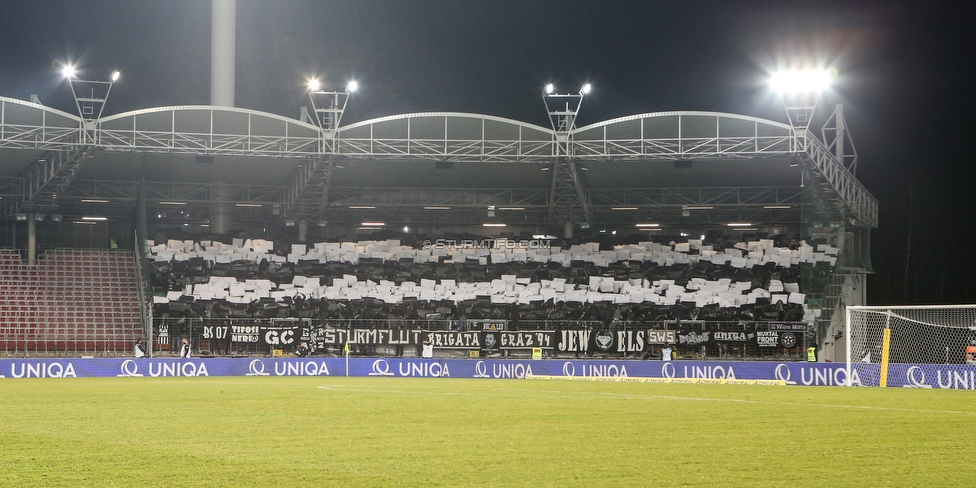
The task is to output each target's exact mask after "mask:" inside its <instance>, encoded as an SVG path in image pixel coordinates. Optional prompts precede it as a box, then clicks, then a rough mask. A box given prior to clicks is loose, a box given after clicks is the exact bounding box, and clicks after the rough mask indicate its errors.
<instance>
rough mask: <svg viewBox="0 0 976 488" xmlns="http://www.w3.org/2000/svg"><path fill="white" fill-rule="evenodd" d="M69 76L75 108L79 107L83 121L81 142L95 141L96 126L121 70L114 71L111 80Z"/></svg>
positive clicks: (89, 142)
mask: <svg viewBox="0 0 976 488" xmlns="http://www.w3.org/2000/svg"><path fill="white" fill-rule="evenodd" d="M67 78H68V86H69V87H70V88H71V95H72V96H73V97H74V99H75V108H77V109H78V116H79V117H81V119H82V123H83V129H84V130H82V140H81V141H79V142H80V143H81V144H91V143H94V142H95V126H96V125H97V124H98V121H99V120H100V119H101V118H102V112H103V111H104V110H105V103H106V102H107V101H108V96H109V94H111V93H112V87H113V86H115V82H116V81H118V79H119V72H118V71H115V72H113V73H112V76H111V81H98V80H80V79H75V77H74V76H68V77H67ZM76 85H77V87H76Z"/></svg>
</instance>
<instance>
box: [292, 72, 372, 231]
mask: <svg viewBox="0 0 976 488" xmlns="http://www.w3.org/2000/svg"><path fill="white" fill-rule="evenodd" d="M357 88H359V84H358V83H357V82H355V81H350V82H349V83H347V84H346V88H345V90H343V91H338V90H322V84H321V83H320V82H319V80H316V79H311V80H309V81H308V98H309V100H310V101H311V102H312V111H313V112H314V114H315V125H317V126H318V127H319V129H320V131H321V134H322V139H321V141H322V146H321V150H322V155H321V156H320V157H319V158H317V159H315V160H313V161H309V163H308V164H304V165H300V166H299V168H298V169H297V170H296V171H295V172H294V173H293V174H292V183H291V185H289V187H288V191H287V192H286V193H285V212H284V213H283V217H287V220H285V222H289V221H293V220H295V221H297V223H298V239H299V240H304V239H305V237H306V232H307V230H308V222H309V221H310V220H312V221H315V220H318V221H320V222H324V220H323V219H322V216H323V214H324V213H325V210H326V207H327V206H328V202H329V185H330V184H331V181H332V170H333V168H334V167H335V161H334V157H335V149H336V147H335V135H336V131H338V130H339V123H340V122H341V121H342V114H343V112H345V111H346V104H347V103H348V102H349V96H350V95H351V94H352V93H354V92H355V91H356V89H357ZM308 118H309V117H308V112H307V111H305V107H302V120H303V121H307V120H308Z"/></svg>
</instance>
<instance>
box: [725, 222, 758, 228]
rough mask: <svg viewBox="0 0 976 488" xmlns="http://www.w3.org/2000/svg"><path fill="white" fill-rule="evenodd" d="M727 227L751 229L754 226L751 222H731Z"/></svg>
mask: <svg viewBox="0 0 976 488" xmlns="http://www.w3.org/2000/svg"><path fill="white" fill-rule="evenodd" d="M727 225H728V226H729V227H749V226H751V225H752V224H751V223H750V222H729V223H728V224H727Z"/></svg>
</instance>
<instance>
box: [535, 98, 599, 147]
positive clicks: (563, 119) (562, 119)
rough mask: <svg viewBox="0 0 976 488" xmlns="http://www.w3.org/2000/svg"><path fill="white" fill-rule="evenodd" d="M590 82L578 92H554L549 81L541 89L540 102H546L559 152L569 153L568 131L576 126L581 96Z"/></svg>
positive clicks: (581, 101)
mask: <svg viewBox="0 0 976 488" xmlns="http://www.w3.org/2000/svg"><path fill="white" fill-rule="evenodd" d="M590 88H591V86H590V84H589V83H587V84H585V85H583V86H582V87H581V88H580V90H579V93H567V94H559V93H556V92H555V91H556V88H555V87H554V86H553V84H552V83H549V84H547V85H546V86H545V88H543V90H542V102H543V103H545V104H546V111H547V112H548V113H549V123H550V124H552V129H553V130H554V131H556V146H557V150H558V151H559V154H560V155H562V156H567V155H569V133H570V132H571V131H572V130H573V129H575V128H576V115H577V114H579V110H580V107H581V106H582V105H583V97H584V96H586V94H587V93H589V92H590Z"/></svg>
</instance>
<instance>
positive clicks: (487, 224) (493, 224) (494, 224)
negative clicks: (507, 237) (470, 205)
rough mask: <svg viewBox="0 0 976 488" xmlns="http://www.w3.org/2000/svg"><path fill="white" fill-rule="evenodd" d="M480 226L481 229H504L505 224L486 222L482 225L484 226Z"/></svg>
mask: <svg viewBox="0 0 976 488" xmlns="http://www.w3.org/2000/svg"><path fill="white" fill-rule="evenodd" d="M481 225H482V227H505V224H498V223H493V222H487V223H484V224H481Z"/></svg>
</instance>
